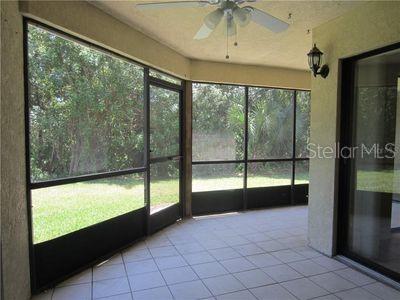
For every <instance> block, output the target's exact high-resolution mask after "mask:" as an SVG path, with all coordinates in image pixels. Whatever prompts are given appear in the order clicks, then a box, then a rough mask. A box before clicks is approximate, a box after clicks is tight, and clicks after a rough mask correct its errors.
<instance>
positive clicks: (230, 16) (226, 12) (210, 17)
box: [136, 0, 289, 40]
mask: <svg viewBox="0 0 400 300" xmlns="http://www.w3.org/2000/svg"><path fill="white" fill-rule="evenodd" d="M256 1H257V0H202V1H172V2H153V3H139V4H136V7H137V8H139V9H142V10H144V9H165V8H186V7H206V6H215V7H217V8H216V9H215V10H214V11H212V12H210V13H209V14H207V15H206V16H205V17H204V23H203V25H202V26H201V27H200V29H199V31H198V32H197V33H196V35H195V36H194V39H195V40H201V39H205V38H207V37H208V36H209V35H210V34H211V33H212V32H213V31H214V29H215V28H217V26H218V24H219V23H220V22H221V20H222V19H223V18H224V17H225V18H226V32H227V35H228V36H232V35H236V27H237V25H236V24H239V25H240V26H241V27H244V26H246V25H247V24H249V23H250V21H253V22H255V23H257V24H259V25H261V26H263V27H265V28H267V29H269V30H271V31H273V32H275V33H279V32H282V31H284V30H286V29H287V28H288V27H289V24H288V23H286V22H284V21H282V20H280V19H278V18H276V17H274V16H272V15H270V14H268V13H266V12H264V11H262V10H259V9H257V8H255V7H252V6H244V7H240V5H242V4H244V3H246V2H256Z"/></svg>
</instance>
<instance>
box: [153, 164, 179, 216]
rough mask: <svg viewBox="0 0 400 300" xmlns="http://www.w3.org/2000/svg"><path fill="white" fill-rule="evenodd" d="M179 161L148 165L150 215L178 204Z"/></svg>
mask: <svg viewBox="0 0 400 300" xmlns="http://www.w3.org/2000/svg"><path fill="white" fill-rule="evenodd" d="M179 164H180V163H179V161H175V160H173V161H166V162H160V163H153V164H151V165H150V213H151V214H153V213H155V212H158V211H160V210H162V209H164V208H166V207H169V206H171V205H173V204H176V203H179V195H180V193H179V191H180V188H179Z"/></svg>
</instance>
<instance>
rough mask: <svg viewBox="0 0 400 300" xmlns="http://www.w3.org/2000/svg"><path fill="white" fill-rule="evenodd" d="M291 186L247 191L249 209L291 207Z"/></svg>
mask: <svg viewBox="0 0 400 300" xmlns="http://www.w3.org/2000/svg"><path fill="white" fill-rule="evenodd" d="M290 189H291V186H290V185H284V186H272V187H261V188H249V189H247V207H248V208H250V209H251V208H262V207H272V206H282V205H290V203H291V202H290V199H291V198H290V195H291V191H290Z"/></svg>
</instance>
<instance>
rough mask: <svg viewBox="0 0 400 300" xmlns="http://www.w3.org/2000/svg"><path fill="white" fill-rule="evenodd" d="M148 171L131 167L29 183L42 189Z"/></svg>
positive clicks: (33, 187)
mask: <svg viewBox="0 0 400 300" xmlns="http://www.w3.org/2000/svg"><path fill="white" fill-rule="evenodd" d="M144 172H146V168H144V167H143V168H131V169H126V170H121V171H113V172H103V173H96V174H88V175H80V176H74V177H69V178H60V179H51V180H45V181H39V182H31V183H29V188H31V189H40V188H46V187H52V186H57V185H63V184H69V183H77V182H82V181H90V180H96V179H104V178H109V177H117V176H123V175H130V174H135V173H144Z"/></svg>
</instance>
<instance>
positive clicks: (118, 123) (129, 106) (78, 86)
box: [28, 25, 144, 181]
mask: <svg viewBox="0 0 400 300" xmlns="http://www.w3.org/2000/svg"><path fill="white" fill-rule="evenodd" d="M28 38H29V40H28V56H29V109H30V145H31V148H30V152H31V173H32V179H33V180H34V181H36V180H45V179H52V178H60V177H67V176H71V175H80V174H85V173H92V172H102V171H110V170H120V169H125V168H130V167H138V166H142V165H143V142H144V141H143V108H144V102H143V69H142V68H141V67H138V66H136V65H134V64H132V63H129V62H127V61H125V60H122V59H119V58H116V57H112V56H110V55H107V54H104V53H102V52H100V51H97V50H93V49H90V48H88V47H86V46H82V45H80V44H78V43H75V42H71V41H69V40H66V39H64V38H61V37H59V36H56V35H53V34H51V33H49V32H47V31H45V30H42V29H41V28H39V27H36V26H32V25H30V26H29V35H28Z"/></svg>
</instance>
